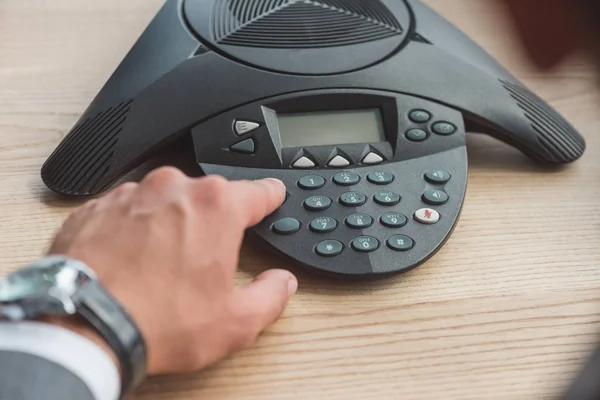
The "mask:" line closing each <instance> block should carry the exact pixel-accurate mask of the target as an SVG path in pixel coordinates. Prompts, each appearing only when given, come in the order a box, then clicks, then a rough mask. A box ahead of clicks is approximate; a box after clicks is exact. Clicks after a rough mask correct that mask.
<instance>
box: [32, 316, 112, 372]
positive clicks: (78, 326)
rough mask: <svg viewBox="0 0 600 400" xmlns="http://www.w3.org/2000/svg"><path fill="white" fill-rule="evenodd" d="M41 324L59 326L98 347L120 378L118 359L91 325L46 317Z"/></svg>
mask: <svg viewBox="0 0 600 400" xmlns="http://www.w3.org/2000/svg"><path fill="white" fill-rule="evenodd" d="M41 321H42V322H45V323H48V324H52V325H55V326H59V327H61V328H64V329H68V330H70V331H71V332H74V333H76V334H78V335H80V336H83V337H84V338H86V339H88V340H89V341H91V342H93V343H94V344H96V345H97V346H98V347H100V348H101V349H102V350H104V352H106V354H108V356H109V357H110V359H111V360H112V362H113V364H115V367H116V368H117V371H118V372H119V376H121V374H122V371H121V365H120V363H119V358H118V357H117V355H116V354H115V352H114V350H113V349H112V348H111V347H110V345H109V344H108V342H107V341H106V340H105V339H104V338H103V337H102V336H101V335H100V334H99V333H98V332H97V331H96V329H94V328H93V327H92V326H91V325H89V324H87V323H86V322H85V321H82V320H80V319H78V318H77V317H46V318H43V319H42V320H41Z"/></svg>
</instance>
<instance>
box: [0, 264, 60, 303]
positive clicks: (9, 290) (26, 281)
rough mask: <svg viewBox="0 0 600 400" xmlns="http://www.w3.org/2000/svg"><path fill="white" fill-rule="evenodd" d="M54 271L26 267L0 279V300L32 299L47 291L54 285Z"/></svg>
mask: <svg viewBox="0 0 600 400" xmlns="http://www.w3.org/2000/svg"><path fill="white" fill-rule="evenodd" d="M56 272H58V271H57V270H56V271H52V268H51V269H46V270H41V269H37V270H36V269H27V270H23V271H19V272H16V273H14V274H12V275H9V276H7V277H6V278H2V279H0V302H4V303H6V302H12V301H17V300H24V299H32V298H36V297H40V296H43V295H45V294H46V293H48V290H49V289H50V288H51V287H52V286H54V281H55V278H56Z"/></svg>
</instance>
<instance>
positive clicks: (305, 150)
mask: <svg viewBox="0 0 600 400" xmlns="http://www.w3.org/2000/svg"><path fill="white" fill-rule="evenodd" d="M467 130H469V131H477V132H485V133H487V134H490V135H492V136H494V137H496V138H498V139H500V140H502V141H504V142H507V143H509V144H510V145H512V146H514V147H516V148H518V149H519V150H521V151H522V152H523V153H525V154H526V155H528V156H530V157H531V158H533V159H535V160H536V161H538V162H540V163H543V164H546V165H553V164H554V165H559V164H566V163H569V162H572V161H574V160H576V159H578V158H579V157H580V156H581V155H582V154H583V152H584V149H585V143H584V140H583V138H582V137H581V136H580V135H579V134H578V133H577V132H576V131H575V129H574V128H573V127H572V126H571V125H570V124H569V123H568V122H567V121H566V120H565V119H564V118H563V117H561V116H560V115H559V114H558V113H557V112H556V111H554V110H553V109H552V108H551V107H550V106H549V105H548V104H546V103H545V102H544V101H543V100H542V99H541V98H539V97H538V96H536V95H535V94H534V93H532V92H531V91H530V90H528V89H527V88H526V87H525V86H524V85H523V84H522V83H521V82H519V81H518V80H517V79H516V78H515V77H514V76H512V75H511V74H510V73H509V72H507V71H506V70H505V69H504V68H503V67H502V66H501V65H500V64H499V63H498V62H496V61H495V60H494V59H493V58H492V57H490V56H489V55H488V54H487V53H486V52H485V51H484V50H482V49H481V48H480V47H479V46H477V45H476V44H475V43H474V42H473V41H472V40H470V39H469V38H468V37H466V36H465V35H464V34H463V33H461V32H460V31H459V30H458V29H456V28H455V27H454V26H452V25H451V24H450V23H449V22H447V21H446V20H445V19H444V18H442V17H441V16H439V15H438V14H436V13H435V12H434V11H432V10H431V9H429V8H428V7H427V6H425V5H424V4H422V3H421V2H420V1H418V0H168V1H167V2H166V3H165V5H164V6H163V8H162V9H161V10H160V12H159V13H158V15H157V16H156V17H155V19H154V20H153V21H152V22H151V24H150V25H149V26H148V28H147V29H146V31H145V32H144V33H143V35H142V36H141V38H140V39H139V40H138V42H137V43H136V44H135V45H134V47H133V48H132V50H131V51H130V53H129V54H128V55H127V57H126V58H125V59H124V61H123V62H122V63H121V65H120V66H119V67H118V68H117V70H116V71H115V72H114V74H113V75H112V77H111V78H110V79H109V81H108V82H107V83H106V85H105V86H104V87H103V89H102V90H101V91H100V93H99V94H98V95H97V97H96V98H95V99H94V101H93V102H92V104H91V105H90V106H89V108H88V109H87V110H86V111H85V113H84V114H83V116H82V117H81V119H80V120H79V121H78V122H77V124H76V126H75V127H74V128H73V130H72V131H71V132H70V133H69V134H68V135H67V136H66V137H65V139H64V140H63V142H62V143H61V144H60V145H59V147H58V148H57V149H56V150H55V152H54V153H53V154H52V155H51V156H50V158H49V159H48V160H47V162H46V163H45V164H44V166H43V168H42V179H43V181H44V182H45V184H46V185H47V186H48V187H49V188H50V189H52V190H54V191H56V192H58V193H61V194H64V195H69V196H93V195H96V194H98V193H101V192H102V191H104V190H107V189H108V188H110V187H111V185H112V184H113V183H114V182H115V181H116V180H117V179H118V178H120V177H121V176H123V175H124V174H126V173H127V172H129V171H130V170H131V169H133V168H135V167H136V166H138V165H139V164H140V163H142V162H143V161H145V160H147V159H149V158H150V157H152V156H154V155H156V154H157V153H159V152H161V150H162V149H164V148H165V146H167V145H168V144H170V143H171V142H173V141H176V140H178V139H181V138H185V137H191V138H192V140H193V147H194V148H193V149H190V151H194V152H195V155H196V158H197V162H198V165H199V167H200V168H201V169H202V171H203V172H204V173H206V174H219V175H223V176H225V177H227V178H229V179H258V178H263V177H276V178H279V179H281V180H282V181H283V182H284V183H285V184H286V186H287V196H286V201H285V203H284V204H283V205H282V207H281V208H280V209H279V210H278V211H276V212H275V213H274V214H272V215H271V216H269V217H267V218H266V219H265V221H263V222H262V223H261V224H259V225H258V226H257V227H255V228H253V229H252V232H253V233H254V234H255V235H257V236H258V237H259V238H260V240H261V241H262V242H263V243H264V244H266V245H267V246H268V247H269V248H270V249H272V250H274V251H276V252H278V253H279V254H282V255H285V256H287V257H288V259H289V260H291V261H293V262H295V263H297V264H299V265H302V266H304V267H307V268H311V269H313V270H316V271H320V272H324V273H329V274H333V275H337V276H344V277H363V278H366V277H375V276H380V275H387V274H391V273H400V272H406V271H409V270H411V269H412V268H415V267H416V266H418V265H420V264H422V263H423V262H424V261H426V260H427V259H429V258H430V257H432V256H433V255H434V254H435V253H436V252H437V251H438V250H439V249H440V248H441V246H442V245H443V244H444V243H445V242H446V240H447V239H448V237H449V236H450V234H451V232H452V230H453V229H454V227H455V225H456V223H457V221H458V218H459V214H460V211H461V208H462V205H463V202H464V199H465V192H466V185H467V149H466V143H465V142H466V141H465V138H466V131H467Z"/></svg>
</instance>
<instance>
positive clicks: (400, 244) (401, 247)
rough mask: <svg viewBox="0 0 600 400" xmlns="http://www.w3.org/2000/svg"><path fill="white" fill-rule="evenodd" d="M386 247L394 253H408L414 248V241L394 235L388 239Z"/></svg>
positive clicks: (404, 236)
mask: <svg viewBox="0 0 600 400" xmlns="http://www.w3.org/2000/svg"><path fill="white" fill-rule="evenodd" d="M387 245H388V247H389V248H390V249H392V250H395V251H409V250H410V249H412V248H413V247H414V246H415V241H414V240H412V239H411V238H409V237H408V236H406V235H394V236H392V237H391V238H389V239H388V241H387Z"/></svg>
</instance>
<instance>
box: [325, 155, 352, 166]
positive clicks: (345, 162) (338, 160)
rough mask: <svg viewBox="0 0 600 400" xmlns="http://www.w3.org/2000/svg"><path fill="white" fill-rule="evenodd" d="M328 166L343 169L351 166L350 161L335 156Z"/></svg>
mask: <svg viewBox="0 0 600 400" xmlns="http://www.w3.org/2000/svg"><path fill="white" fill-rule="evenodd" d="M327 165H328V166H330V167H332V168H343V167H347V166H348V165H350V161H348V160H347V159H345V158H344V157H342V156H335V157H334V158H333V159H332V160H331V161H329V163H328V164H327Z"/></svg>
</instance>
